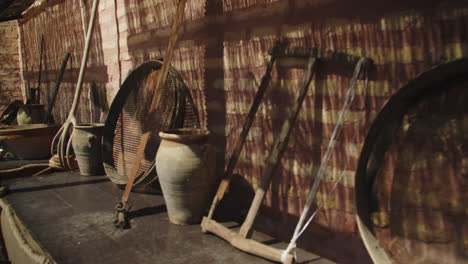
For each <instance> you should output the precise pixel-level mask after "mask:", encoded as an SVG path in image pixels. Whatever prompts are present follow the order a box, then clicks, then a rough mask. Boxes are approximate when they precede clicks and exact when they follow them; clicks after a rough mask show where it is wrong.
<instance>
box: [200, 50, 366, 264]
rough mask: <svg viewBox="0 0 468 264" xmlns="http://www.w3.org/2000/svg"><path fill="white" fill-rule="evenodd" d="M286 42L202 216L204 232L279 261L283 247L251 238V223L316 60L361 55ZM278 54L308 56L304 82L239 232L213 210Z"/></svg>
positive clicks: (352, 59)
mask: <svg viewBox="0 0 468 264" xmlns="http://www.w3.org/2000/svg"><path fill="white" fill-rule="evenodd" d="M285 46H286V45H277V44H275V47H274V48H273V50H272V52H271V59H270V63H269V65H268V67H267V72H266V74H265V76H264V77H263V79H262V83H261V85H260V87H259V89H258V91H257V94H256V96H255V99H254V102H253V104H252V107H251V109H250V112H249V114H248V116H247V119H246V121H245V123H244V127H243V130H242V132H241V135H240V137H239V139H238V141H237V143H236V146H235V148H234V152H233V154H232V156H231V158H230V161H229V164H228V168H227V170H226V172H225V175H224V177H223V179H222V180H221V184H220V186H219V188H218V191H217V193H216V195H215V197H214V200H213V202H212V205H211V208H210V211H209V214H208V216H207V217H204V218H203V220H202V223H201V227H202V231H203V232H211V233H213V234H215V235H217V236H219V237H221V238H223V239H225V240H226V241H228V242H229V243H230V244H231V245H232V246H234V247H236V248H238V249H240V250H242V251H245V252H248V253H251V254H254V255H257V256H260V257H263V258H266V259H269V260H273V261H277V262H281V261H282V259H281V257H282V254H283V251H282V250H280V249H276V248H273V247H270V246H267V245H265V244H262V243H260V242H258V241H255V240H253V239H251V237H252V233H253V230H252V225H253V224H254V222H255V218H256V216H257V213H258V210H259V209H260V206H261V204H262V202H263V200H264V198H265V194H266V191H267V190H268V187H269V185H270V183H271V179H272V177H273V174H274V172H275V170H276V168H277V167H278V164H279V161H280V160H281V157H282V155H283V152H284V150H285V148H286V146H287V144H288V140H289V136H290V134H291V131H292V128H293V127H294V124H295V122H296V119H297V116H298V114H299V112H300V110H301V107H302V103H303V101H304V98H305V97H306V95H307V91H308V89H309V86H310V82H311V81H312V77H313V75H314V73H315V72H316V68H317V67H316V66H317V62H318V61H319V60H320V61H323V60H327V61H336V62H339V63H352V64H355V63H357V61H358V60H359V59H360V58H358V57H354V56H350V55H347V54H342V53H336V52H333V51H327V50H323V49H317V48H314V49H308V48H301V47H299V48H286V47H285ZM276 57H296V58H297V57H299V58H301V57H302V58H307V59H308V62H307V68H306V71H305V73H304V77H303V80H302V85H301V87H300V89H299V90H298V92H297V96H296V100H295V103H294V105H293V106H292V108H291V112H290V113H289V117H288V118H287V119H286V120H285V121H284V123H283V126H282V128H281V130H280V134H279V136H278V137H276V140H275V142H274V144H273V148H272V151H271V153H270V155H269V156H268V159H267V161H266V168H265V173H264V175H263V177H262V181H261V183H260V185H259V186H258V188H257V190H256V192H255V196H254V199H253V201H252V204H251V206H250V209H249V212H248V214H247V217H246V219H245V220H244V222H243V224H242V225H241V228H240V230H239V232H238V233H237V232H234V231H232V230H230V229H229V228H227V227H225V226H224V225H222V224H220V223H218V222H216V221H215V220H213V219H212V218H213V214H214V211H215V209H216V206H217V204H218V203H219V201H220V200H221V199H222V198H223V196H224V194H225V192H226V191H227V190H228V187H229V182H230V180H231V177H232V172H233V170H234V167H235V164H236V162H237V160H238V157H239V154H240V152H241V150H242V146H243V143H244V141H245V138H246V137H247V134H248V131H249V129H250V126H251V124H252V122H253V119H254V117H255V113H256V111H257V109H258V105H259V104H260V102H261V100H262V98H263V94H264V92H265V89H266V86H267V85H268V82H269V80H270V71H271V66H272V64H273V62H274V60H275V58H276ZM293 262H294V257H293V256H292V255H291V254H288V255H287V256H286V258H285V259H283V263H288V264H291V263H293Z"/></svg>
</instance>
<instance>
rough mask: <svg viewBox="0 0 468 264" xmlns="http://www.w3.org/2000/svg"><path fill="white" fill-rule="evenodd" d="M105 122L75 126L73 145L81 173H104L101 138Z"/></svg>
mask: <svg viewBox="0 0 468 264" xmlns="http://www.w3.org/2000/svg"><path fill="white" fill-rule="evenodd" d="M103 130H104V124H81V125H78V126H76V127H75V130H74V132H73V136H72V146H73V151H74V152H75V156H76V161H77V162H78V167H79V169H80V174H81V175H85V176H92V175H103V174H104V166H103V165H102V154H101V139H102V132H103Z"/></svg>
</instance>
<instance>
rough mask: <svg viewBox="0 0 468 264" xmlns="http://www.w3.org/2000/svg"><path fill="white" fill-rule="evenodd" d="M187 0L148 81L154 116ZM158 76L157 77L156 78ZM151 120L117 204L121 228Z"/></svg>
mask: <svg viewBox="0 0 468 264" xmlns="http://www.w3.org/2000/svg"><path fill="white" fill-rule="evenodd" d="M186 3H187V0H180V1H179V4H178V5H177V11H176V14H175V17H174V22H173V24H172V28H171V35H170V36H169V44H168V46H167V50H166V55H165V58H164V61H163V64H162V66H161V69H160V70H159V71H155V72H153V73H152V74H156V75H153V76H151V75H150V76H148V79H147V81H148V82H152V83H150V86H153V87H154V89H153V99H152V101H151V104H150V108H149V112H150V114H149V115H148V116H152V113H153V112H154V111H155V110H156V108H157V106H158V104H159V100H160V98H161V91H162V87H163V85H164V83H165V82H166V78H167V73H168V70H169V65H170V63H171V59H172V55H173V53H174V48H175V44H176V42H177V37H178V32H179V28H180V25H181V24H182V20H183V18H184V11H185V4H186ZM155 77H156V78H155ZM154 79H156V83H155V84H154V83H153V82H154ZM150 121H151V120H146V122H145V125H144V129H146V131H145V133H144V134H143V135H142V137H141V139H140V143H139V145H138V148H137V152H136V156H135V159H134V161H133V166H132V170H131V172H130V178H129V179H128V182H127V184H126V186H125V190H124V193H123V195H122V199H121V201H120V203H119V204H117V206H116V219H115V220H114V225H115V226H116V227H119V228H127V227H128V219H127V216H126V215H127V214H126V210H127V202H128V198H129V196H130V192H131V190H132V187H133V182H134V181H135V176H136V174H137V172H138V167H139V165H140V161H141V159H142V158H143V154H144V151H145V147H146V144H147V143H148V139H149V137H150V135H151V133H152V131H151V130H149V127H148V124H149V123H150Z"/></svg>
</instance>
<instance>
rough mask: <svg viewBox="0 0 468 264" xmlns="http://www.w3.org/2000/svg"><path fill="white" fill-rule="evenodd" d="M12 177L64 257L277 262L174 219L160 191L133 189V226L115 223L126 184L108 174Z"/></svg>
mask: <svg viewBox="0 0 468 264" xmlns="http://www.w3.org/2000/svg"><path fill="white" fill-rule="evenodd" d="M0 163H1V162H0ZM5 182H6V183H8V184H9V186H10V190H11V191H10V193H9V194H8V195H7V196H6V197H5V199H6V200H7V202H8V203H10V204H11V205H12V206H13V208H14V210H15V211H16V214H17V216H18V217H19V219H20V220H21V221H22V222H23V223H24V225H25V226H26V227H27V228H28V229H29V230H30V231H31V233H32V234H33V235H34V237H35V238H36V239H37V241H38V242H39V243H40V244H41V245H42V246H43V247H44V248H45V249H46V250H47V251H48V252H49V253H50V255H51V256H52V257H53V258H54V259H55V260H56V261H57V262H58V263H272V262H270V261H267V260H265V259H261V258H259V257H257V256H253V255H250V254H247V253H245V252H242V251H240V250H237V249H236V248H233V247H232V246H231V245H229V244H228V243H227V242H226V241H224V240H222V239H221V238H219V237H217V236H214V235H212V234H203V233H202V232H201V228H200V226H199V225H188V226H178V225H174V224H171V223H170V222H169V220H168V216H167V212H166V207H165V204H164V198H163V196H162V195H160V194H159V195H158V194H142V193H132V194H131V197H130V204H131V208H130V210H131V212H130V213H129V217H130V219H131V220H130V224H131V228H130V229H127V230H121V229H117V228H115V227H114V226H113V224H112V221H113V219H114V206H115V205H116V204H117V203H118V201H119V198H120V196H121V194H122V189H120V188H119V187H117V186H116V185H114V184H113V183H111V182H110V181H109V180H108V178H107V177H106V176H93V177H83V176H80V175H79V174H78V173H77V172H55V173H51V174H46V175H43V176H36V177H25V178H16V179H10V180H7V181H5ZM255 236H256V237H255V239H256V240H259V241H261V242H268V243H269V244H272V243H273V244H272V246H276V247H281V248H285V246H286V245H285V243H276V244H274V242H278V241H275V240H274V239H272V238H269V237H267V236H265V235H263V234H259V233H257V232H256V233H255ZM301 255H302V257H301V261H300V263H332V262H330V261H328V260H326V259H323V258H320V257H318V256H316V255H313V254H310V253H308V252H307V253H304V254H301Z"/></svg>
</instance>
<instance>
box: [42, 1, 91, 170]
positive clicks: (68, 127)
mask: <svg viewBox="0 0 468 264" xmlns="http://www.w3.org/2000/svg"><path fill="white" fill-rule="evenodd" d="M98 3H99V0H94V1H93V9H92V11H91V18H90V19H89V26H88V33H87V35H86V45H85V48H84V52H83V59H82V60H81V67H80V74H79V76H78V82H77V83H76V88H75V96H74V98H73V104H72V107H71V109H70V113H69V114H68V118H67V120H66V121H65V123H63V125H62V127H61V128H60V130H59V131H58V132H57V134H56V135H55V137H54V139H53V140H52V145H51V153H52V156H54V155H55V151H56V153H57V156H58V160H59V162H60V165H61V166H62V167H63V168H65V169H69V170H71V169H73V167H72V163H71V161H70V147H71V138H72V135H73V131H74V129H75V126H76V117H75V113H76V109H77V107H78V101H79V100H80V94H81V87H82V84H83V77H84V73H85V70H86V64H87V62H88V52H89V46H90V43H91V36H92V34H93V28H94V20H95V17H96V10H97V6H98ZM69 132H70V133H69Z"/></svg>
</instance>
